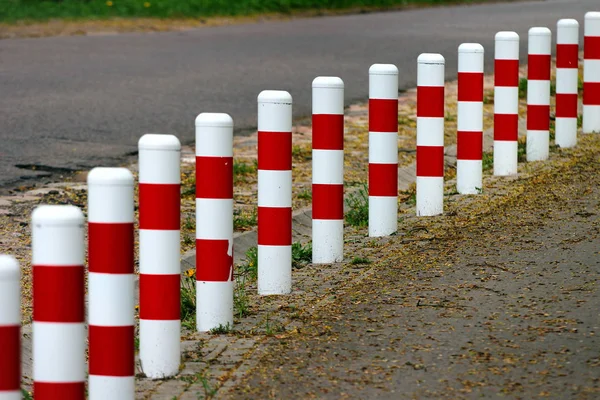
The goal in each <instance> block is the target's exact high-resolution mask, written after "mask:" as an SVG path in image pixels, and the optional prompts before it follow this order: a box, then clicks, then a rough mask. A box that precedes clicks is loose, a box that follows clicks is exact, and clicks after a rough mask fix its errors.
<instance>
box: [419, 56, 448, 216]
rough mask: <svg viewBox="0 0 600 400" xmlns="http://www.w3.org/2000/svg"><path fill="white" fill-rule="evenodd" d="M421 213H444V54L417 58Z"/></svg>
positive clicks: (430, 214)
mask: <svg viewBox="0 0 600 400" xmlns="http://www.w3.org/2000/svg"><path fill="white" fill-rule="evenodd" d="M417 64H418V69H417V196H416V197H417V207H416V208H417V216H433V215H439V214H442V213H443V212H444V65H445V60H444V57H443V56H442V55H441V54H431V53H424V54H421V55H420V56H419V58H418V59H417Z"/></svg>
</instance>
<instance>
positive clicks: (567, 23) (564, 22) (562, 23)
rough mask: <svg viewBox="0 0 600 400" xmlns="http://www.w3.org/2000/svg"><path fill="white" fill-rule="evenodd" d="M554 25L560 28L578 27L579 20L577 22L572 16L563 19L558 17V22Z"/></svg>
mask: <svg viewBox="0 0 600 400" xmlns="http://www.w3.org/2000/svg"><path fill="white" fill-rule="evenodd" d="M556 26H558V27H560V28H562V27H564V28H578V27H579V22H577V20H576V19H573V18H563V19H559V20H558V22H557V23H556Z"/></svg>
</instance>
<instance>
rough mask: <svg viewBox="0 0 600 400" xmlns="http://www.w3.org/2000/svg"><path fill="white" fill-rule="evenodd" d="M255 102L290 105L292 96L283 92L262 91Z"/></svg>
mask: <svg viewBox="0 0 600 400" xmlns="http://www.w3.org/2000/svg"><path fill="white" fill-rule="evenodd" d="M257 100H258V102H259V103H274V104H292V95H291V94H289V93H288V92H286V91H285V90H263V91H262V92H260V93H259V94H258V98H257Z"/></svg>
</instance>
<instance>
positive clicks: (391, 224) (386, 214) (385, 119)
mask: <svg viewBox="0 0 600 400" xmlns="http://www.w3.org/2000/svg"><path fill="white" fill-rule="evenodd" d="M397 230H398V68H397V67H396V66H395V65H393V64H373V65H371V68H369V236H371V237H377V236H387V235H391V234H392V233H394V232H396V231H397Z"/></svg>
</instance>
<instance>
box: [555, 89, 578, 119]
mask: <svg viewBox="0 0 600 400" xmlns="http://www.w3.org/2000/svg"><path fill="white" fill-rule="evenodd" d="M556 117H557V118H577V94H576V93H574V94H568V93H557V94H556Z"/></svg>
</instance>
